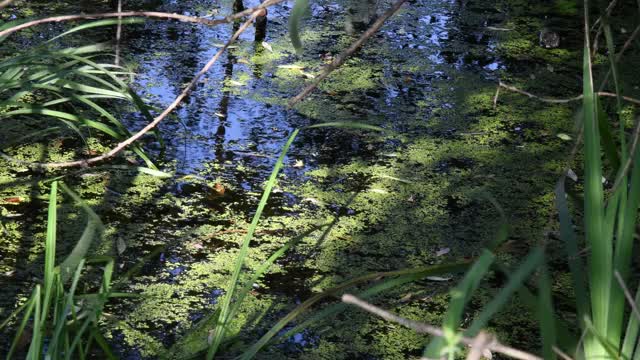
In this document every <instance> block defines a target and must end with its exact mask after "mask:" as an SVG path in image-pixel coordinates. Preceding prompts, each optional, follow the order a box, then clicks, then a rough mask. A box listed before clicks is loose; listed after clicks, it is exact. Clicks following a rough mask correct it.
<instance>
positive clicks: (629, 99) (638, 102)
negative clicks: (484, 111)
mask: <svg viewBox="0 0 640 360" xmlns="http://www.w3.org/2000/svg"><path fill="white" fill-rule="evenodd" d="M498 86H499V87H502V88H505V89H507V90H509V91H513V92H515V93H518V94H521V95H524V96H527V97H529V98H532V99H536V100H538V101H542V102H545V103H550V104H567V103H570V102H574V101H580V100H582V98H583V97H584V96H583V95H578V96H574V97H571V98H566V99H556V98H548V97H543V96H538V95H535V94H532V93H530V92H528V91H524V90H521V89H518V88H517V87H515V86H511V85H507V84H505V83H503V82H502V81H500V82H499V83H498ZM596 95H598V96H602V97H614V98H615V97H618V95H616V94H614V93H610V92H607V91H598V92H596ZM497 96H498V92H496V96H495V97H494V99H493V103H494V107H495V106H496V104H497V102H498V98H497ZM622 99H623V100H625V101H627V102H630V103H632V104H636V105H640V100H638V99H635V98H632V97H629V96H622Z"/></svg>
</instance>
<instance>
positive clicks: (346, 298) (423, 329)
mask: <svg viewBox="0 0 640 360" xmlns="http://www.w3.org/2000/svg"><path fill="white" fill-rule="evenodd" d="M342 301H343V302H344V303H346V304H352V305H355V306H357V307H359V308H361V309H362V310H365V311H367V312H369V313H372V314H374V315H377V316H379V317H381V318H383V319H385V320H387V321H391V322H394V323H396V324H400V325H402V326H404V327H407V328H409V329H412V330H414V331H416V332H419V333H421V334H429V335H433V336H438V337H443V336H444V331H443V330H442V329H440V328H438V327H435V326H433V325H429V324H425V323H421V322H418V321H414V320H410V319H405V318H403V317H400V316H397V315H395V314H393V313H391V312H389V311H387V310H384V309H382V308H379V307H377V306H375V305H373V304H370V303H368V302H366V301H363V300H360V299H358V298H357V297H355V296H353V295H350V294H344V295H342ZM474 341H475V340H474V339H472V338H468V337H460V342H461V343H463V344H465V345H473V343H474ZM486 348H487V349H489V350H491V351H494V352H497V353H501V354H504V355H506V356H509V357H511V358H514V359H521V360H542V358H540V357H538V356H535V355H532V354H529V353H527V352H524V351H522V350H518V349H514V348H511V347H508V346H506V345H503V344H501V343H500V342H498V340H496V339H493V340H492V341H491V342H490V343H489V344H487V347H486Z"/></svg>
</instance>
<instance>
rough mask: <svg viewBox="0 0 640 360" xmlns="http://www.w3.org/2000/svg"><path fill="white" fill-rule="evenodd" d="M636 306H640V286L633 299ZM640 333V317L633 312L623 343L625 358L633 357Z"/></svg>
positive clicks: (622, 353)
mask: <svg viewBox="0 0 640 360" xmlns="http://www.w3.org/2000/svg"><path fill="white" fill-rule="evenodd" d="M633 301H634V303H635V306H636V308H637V307H640V288H638V290H637V291H636V296H635V299H634V300H633ZM639 333H640V318H638V316H637V315H636V314H634V312H633V311H632V312H631V315H630V316H629V322H628V323H627V330H626V331H625V333H624V334H625V335H624V341H623V343H622V350H621V351H620V355H621V356H622V357H623V358H625V359H631V358H633V349H634V348H635V347H636V346H637V344H639V343H638V334H639Z"/></svg>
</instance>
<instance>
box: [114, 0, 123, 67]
mask: <svg viewBox="0 0 640 360" xmlns="http://www.w3.org/2000/svg"><path fill="white" fill-rule="evenodd" d="M118 12H119V13H121V12H122V0H118ZM121 37H122V16H118V28H117V29H116V61H115V65H120V38H121Z"/></svg>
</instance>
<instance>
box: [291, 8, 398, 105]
mask: <svg viewBox="0 0 640 360" xmlns="http://www.w3.org/2000/svg"><path fill="white" fill-rule="evenodd" d="M405 2H406V0H398V1H397V2H396V3H395V4H393V6H391V8H390V9H389V10H387V11H386V12H385V13H384V14H382V16H380V18H378V20H376V22H375V23H373V25H371V27H370V28H369V29H367V31H365V32H364V33H363V34H362V36H360V38H359V39H358V40H356V41H355V42H354V43H353V44H351V46H349V48H348V49H347V50H345V51H343V52H341V53H340V54H339V55H338V56H336V57H335V59H333V61H332V62H331V64H329V65H327V66H326V67H325V68H324V70H323V71H322V73H321V74H320V75H318V77H317V78H316V79H315V81H314V82H313V83H312V84H311V85H309V86H307V87H306V88H304V90H302V92H300V94H298V95H296V96H295V97H294V98H292V99H291V100H289V107H293V106H294V105H295V104H297V103H299V102H300V101H301V100H302V99H304V98H305V97H307V96H308V95H309V94H310V93H311V92H312V91H313V90H314V89H315V88H316V87H318V84H320V82H321V81H322V80H324V79H325V78H327V76H329V74H331V73H332V72H333V71H334V70H336V69H337V68H339V67H340V66H342V64H344V62H345V61H346V60H347V59H348V58H349V57H351V55H353V54H354V53H355V52H356V51H358V49H359V48H360V47H361V46H362V45H363V44H364V43H365V42H366V41H367V40H368V39H369V38H370V37H372V36H373V35H374V34H375V33H376V32H377V31H378V30H380V28H381V27H382V25H384V23H385V22H386V21H387V19H389V18H390V17H391V16H393V14H395V13H396V12H397V11H398V10H399V9H400V7H401V6H402V5H403V4H404V3H405Z"/></svg>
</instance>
